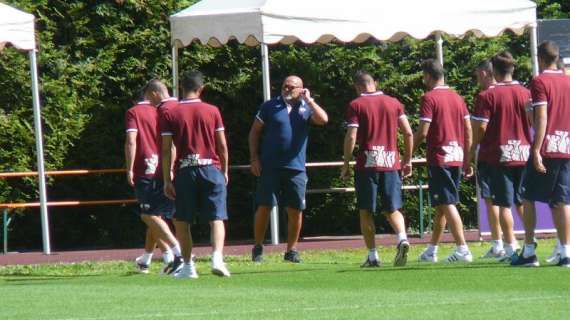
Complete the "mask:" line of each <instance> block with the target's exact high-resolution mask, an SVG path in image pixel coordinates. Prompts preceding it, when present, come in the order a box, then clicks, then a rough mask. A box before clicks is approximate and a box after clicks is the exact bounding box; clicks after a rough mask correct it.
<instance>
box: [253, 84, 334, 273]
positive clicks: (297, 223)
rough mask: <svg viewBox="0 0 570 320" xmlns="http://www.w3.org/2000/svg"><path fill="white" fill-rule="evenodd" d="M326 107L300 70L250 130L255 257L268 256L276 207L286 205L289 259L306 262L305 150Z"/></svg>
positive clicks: (324, 118) (262, 108)
mask: <svg viewBox="0 0 570 320" xmlns="http://www.w3.org/2000/svg"><path fill="white" fill-rule="evenodd" d="M327 122H328V116H327V113H326V112H325V111H324V110H323V108H321V107H320V106H319V105H318V104H317V103H316V102H315V100H314V99H313V98H311V93H310V91H309V89H307V88H304V87H303V81H302V80H301V78H299V77H297V76H288V77H287V78H285V81H283V86H282V87H281V95H280V96H279V97H276V98H274V99H271V100H269V101H267V102H265V103H264V104H262V105H261V106H260V107H259V110H258V112H257V114H256V116H255V120H254V121H253V125H252V126H251V130H250V132H249V154H250V161H251V172H252V173H253V175H255V176H256V177H258V180H257V192H256V204H257V211H256V213H255V226H254V236H255V246H254V247H253V249H252V254H251V255H252V260H253V261H255V262H261V261H262V260H263V240H264V239H265V231H266V229H267V223H268V221H269V213H270V211H271V208H272V207H273V206H275V205H276V203H277V197H278V196H279V204H280V205H284V206H285V207H286V208H287V217H288V226H287V231H288V232H287V252H285V256H284V260H285V261H290V262H295V263H298V262H301V259H300V256H299V252H298V251H297V249H296V246H297V242H298V241H299V234H300V232H301V225H302V221H303V216H302V213H303V210H304V209H305V190H306V185H307V174H306V172H305V154H306V150H307V138H308V133H309V124H310V123H313V124H315V125H319V126H322V125H325V124H326V123H327Z"/></svg>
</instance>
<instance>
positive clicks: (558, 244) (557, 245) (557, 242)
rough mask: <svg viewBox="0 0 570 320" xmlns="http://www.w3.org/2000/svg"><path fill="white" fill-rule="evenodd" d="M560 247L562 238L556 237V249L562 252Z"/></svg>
mask: <svg viewBox="0 0 570 320" xmlns="http://www.w3.org/2000/svg"><path fill="white" fill-rule="evenodd" d="M560 248H562V243H561V242H560V239H556V249H557V250H558V252H560Z"/></svg>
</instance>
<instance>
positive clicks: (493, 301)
mask: <svg viewBox="0 0 570 320" xmlns="http://www.w3.org/2000/svg"><path fill="white" fill-rule="evenodd" d="M553 245H554V242H553V241H550V240H549V241H541V242H540V244H539V250H538V253H539V258H540V259H541V264H542V266H541V267H540V268H532V269H530V268H512V267H509V266H508V265H505V264H498V263H495V262H492V261H488V260H480V259H476V260H475V261H474V262H473V263H472V264H470V265H461V264H454V265H445V264H443V263H438V264H434V265H425V264H421V265H420V264H418V262H416V261H417V255H418V254H419V253H420V251H421V250H422V249H423V246H416V247H412V250H411V253H410V261H409V263H408V266H406V267H403V268H394V267H392V265H391V263H392V259H393V256H394V248H393V247H388V248H382V249H381V257H382V259H383V264H384V265H383V266H382V267H381V268H378V269H361V268H359V264H360V263H361V261H362V259H363V258H364V255H365V250H343V251H312V252H303V253H302V258H303V259H304V262H303V263H301V264H297V265H294V264H289V263H283V262H282V261H281V258H282V257H281V256H280V255H271V256H267V257H266V261H265V262H264V263H263V264H254V263H251V262H249V261H248V258H249V257H247V256H244V257H230V258H228V262H229V267H230V270H231V271H232V273H233V275H232V277H231V278H229V279H223V278H219V277H216V276H213V275H211V274H210V272H209V271H210V270H209V262H208V261H207V260H206V258H204V259H203V260H202V259H200V261H199V263H198V272H199V273H200V278H199V279H197V280H177V279H173V278H170V277H166V276H159V275H158V271H159V266H160V265H161V263H159V261H156V262H155V263H154V265H153V268H152V274H150V275H142V274H137V273H134V272H133V265H132V263H131V262H107V263H82V264H72V265H50V266H9V267H0V319H3V320H11V319H46V320H47V319H57V320H64V319H66V320H67V319H69V320H71V319H78V320H79V319H82V320H87V319H93V320H95V319H97V320H99V319H100V320H106V319H461V320H465V319H485V320H488V319H517V320H518V319H570V312H569V311H568V310H569V306H570V286H569V284H570V269H569V268H560V267H554V266H547V265H546V263H544V262H543V260H544V258H545V257H546V256H547V255H548V254H550V252H551V249H552V246H553ZM488 246H489V244H488V243H473V244H471V250H472V251H473V253H474V255H475V256H476V257H478V256H481V255H482V254H483V253H484V252H485V250H486V249H487V248H488ZM451 250H452V247H451V246H444V247H443V248H441V249H440V259H441V260H443V258H445V255H446V254H448V253H449V252H451Z"/></svg>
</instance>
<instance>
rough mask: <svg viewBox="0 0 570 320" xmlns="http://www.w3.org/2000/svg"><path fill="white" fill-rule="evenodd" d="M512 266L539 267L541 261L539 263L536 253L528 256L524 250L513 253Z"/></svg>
mask: <svg viewBox="0 0 570 320" xmlns="http://www.w3.org/2000/svg"><path fill="white" fill-rule="evenodd" d="M511 266H513V267H538V266H540V263H538V258H537V257H536V255H532V256H530V257H528V258H526V257H525V256H524V255H523V253H522V251H521V252H519V253H515V254H513V256H512V257H511Z"/></svg>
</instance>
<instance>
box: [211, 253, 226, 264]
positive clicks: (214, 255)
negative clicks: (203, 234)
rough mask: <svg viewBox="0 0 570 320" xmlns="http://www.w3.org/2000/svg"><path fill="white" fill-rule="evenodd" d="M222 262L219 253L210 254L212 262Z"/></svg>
mask: <svg viewBox="0 0 570 320" xmlns="http://www.w3.org/2000/svg"><path fill="white" fill-rule="evenodd" d="M214 261H215V262H216V263H218V262H224V255H223V254H222V253H221V252H220V251H213V252H212V262H214Z"/></svg>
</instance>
